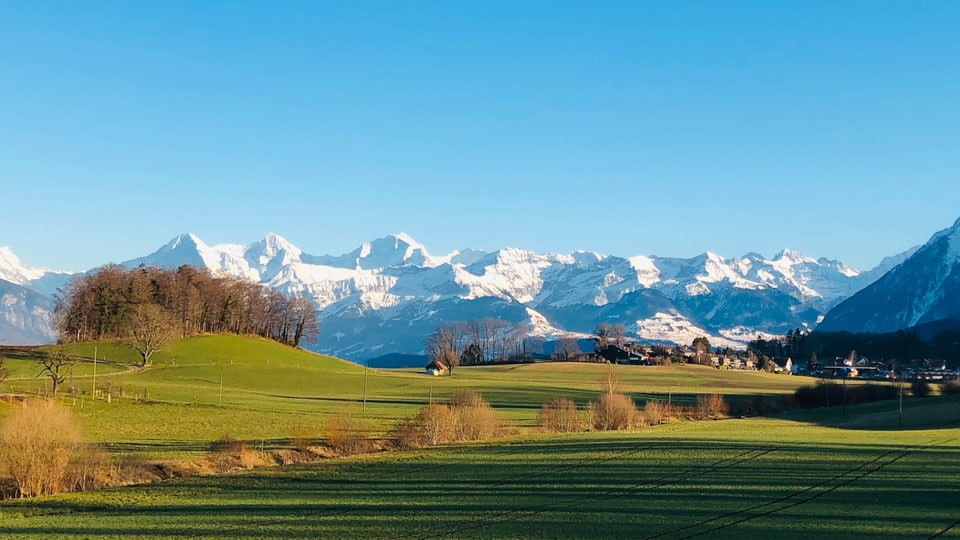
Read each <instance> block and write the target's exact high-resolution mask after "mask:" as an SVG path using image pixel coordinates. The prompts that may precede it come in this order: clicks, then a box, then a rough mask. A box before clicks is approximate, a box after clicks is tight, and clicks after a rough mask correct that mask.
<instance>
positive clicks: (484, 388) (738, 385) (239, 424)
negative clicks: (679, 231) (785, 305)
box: [0, 336, 810, 457]
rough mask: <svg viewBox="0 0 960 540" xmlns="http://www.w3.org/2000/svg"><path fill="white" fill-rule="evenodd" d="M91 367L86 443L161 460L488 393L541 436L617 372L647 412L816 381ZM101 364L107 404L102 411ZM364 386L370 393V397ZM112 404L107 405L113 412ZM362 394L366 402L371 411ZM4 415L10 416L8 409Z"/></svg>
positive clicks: (383, 423) (228, 343)
mask: <svg viewBox="0 0 960 540" xmlns="http://www.w3.org/2000/svg"><path fill="white" fill-rule="evenodd" d="M69 349H70V352H71V353H72V354H75V355H77V356H79V357H82V358H83V359H84V360H83V361H82V362H80V363H79V364H78V365H77V366H76V367H75V368H74V370H73V372H72V374H71V376H70V377H68V378H67V381H66V382H65V383H64V384H63V385H62V387H61V391H60V393H59V400H60V401H61V402H62V403H63V404H65V405H68V406H70V407H71V408H73V410H74V413H75V415H76V416H77V418H79V419H80V422H81V424H82V425H83V428H84V431H85V433H86V435H87V437H88V438H90V439H91V440H93V441H96V442H101V443H105V444H107V445H108V447H110V448H111V449H112V450H114V451H124V450H127V451H136V452H142V453H146V454H147V455H150V456H156V457H161V456H164V455H168V454H170V453H179V452H184V451H205V450H206V448H207V446H208V444H209V443H210V442H211V441H213V440H215V439H217V438H219V437H221V436H223V435H230V436H232V437H235V438H237V439H241V440H247V441H254V442H258V443H259V444H262V445H265V446H271V445H273V446H276V445H285V444H288V440H289V438H290V434H291V431H292V430H293V429H294V427H295V426H297V425H308V426H315V427H316V428H317V429H318V430H319V431H322V428H323V425H324V422H325V420H326V418H327V417H329V415H331V414H332V413H336V412H338V411H340V410H342V409H343V408H344V407H352V408H354V409H360V412H361V414H362V416H363V417H364V418H365V419H366V420H367V423H368V426H369V431H370V435H371V436H382V435H384V434H385V433H387V432H388V431H389V430H390V429H391V428H392V426H393V425H394V424H395V423H396V421H397V420H399V419H400V418H404V417H408V416H410V415H412V414H413V413H415V412H416V410H417V409H418V408H419V407H421V406H422V405H425V404H427V403H429V402H430V401H431V400H433V401H444V400H445V399H446V398H447V397H448V396H449V395H450V394H451V393H452V392H454V391H456V390H458V389H462V388H470V389H473V390H475V391H477V392H480V393H481V394H483V396H484V398H486V399H487V400H488V401H489V402H490V403H491V404H492V405H493V407H494V408H495V409H496V410H497V412H498V414H499V416H500V417H501V419H502V420H503V421H504V422H505V423H506V424H507V426H508V427H509V428H512V429H514V430H524V429H526V428H530V427H532V426H533V424H534V421H535V419H536V415H537V413H538V411H539V409H540V406H541V404H542V403H543V402H544V401H545V400H547V399H549V398H553V397H566V398H570V399H573V400H574V401H575V402H577V404H578V405H580V406H583V405H585V404H586V403H587V402H588V401H590V400H594V399H596V398H597V396H598V394H599V393H600V391H601V388H602V383H601V381H602V379H604V378H605V377H606V374H607V373H608V371H609V370H611V369H612V370H614V372H615V373H616V375H617V377H618V378H619V380H620V386H621V390H622V391H624V392H625V393H627V394H628V395H629V396H631V397H632V398H634V400H635V401H636V402H637V403H638V404H639V405H640V406H642V404H643V403H644V402H646V400H648V399H658V400H662V401H668V400H669V401H671V402H672V403H674V404H687V405H690V404H693V403H694V402H695V401H696V396H697V395H698V394H705V393H721V394H725V395H726V396H727V399H728V401H734V402H736V401H737V400H743V399H752V398H753V397H754V396H757V395H761V396H763V395H765V396H776V395H779V394H782V393H790V392H792V391H793V390H794V389H795V388H796V387H797V386H800V385H802V384H809V382H810V381H809V380H806V379H799V378H793V377H789V376H784V375H771V374H766V373H756V372H735V371H722V370H717V369H713V368H707V367H702V366H692V365H683V366H665V367H647V366H607V365H600V364H580V363H538V364H525V365H504V366H483V367H459V368H456V369H455V370H454V375H453V376H452V377H430V376H427V375H425V374H424V373H423V370H422V369H399V370H393V369H389V370H384V369H367V370H365V369H364V368H363V366H359V365H356V364H353V363H350V362H345V361H343V360H339V359H335V358H330V357H326V356H322V355H317V354H313V353H308V352H304V351H300V350H295V349H291V348H289V347H284V346H281V345H278V344H276V343H274V342H271V341H268V340H261V339H251V338H245V337H238V336H202V337H195V338H189V339H184V340H180V341H178V342H176V343H173V344H171V346H169V347H168V348H166V349H165V350H163V351H161V352H159V353H157V354H156V355H154V357H153V358H152V359H151V360H152V365H151V366H150V367H149V368H147V369H143V370H141V369H139V368H137V367H136V366H137V365H138V364H139V357H138V356H137V354H136V352H135V351H133V350H132V349H129V348H128V347H125V346H123V345H117V344H98V345H96V351H95V350H94V345H92V344H78V345H71V346H69ZM95 354H96V357H97V359H98V362H97V368H96V369H97V376H96V381H95V384H96V388H97V390H98V399H97V400H92V399H91V394H92V390H93V385H94V377H93V364H94V363H93V360H92V359H93V358H94V355H95ZM7 364H8V365H9V366H10V368H11V369H12V371H13V375H12V376H11V377H10V379H8V380H7V381H6V382H4V383H3V384H2V385H0V391H4V392H12V393H21V394H28V395H41V394H43V393H44V392H45V391H46V390H47V389H48V388H49V382H48V380H47V379H46V378H44V377H39V378H38V377H36V375H37V373H38V372H39V368H38V367H37V365H36V361H35V359H32V358H29V357H27V356H25V355H16V356H13V355H8V357H7ZM364 387H366V391H364ZM108 395H109V401H108V399H107V398H108ZM364 395H366V401H365V403H364ZM9 407H10V406H9V405H6V406H4V405H3V404H0V416H2V415H3V414H4V413H5V411H6V410H8V409H9Z"/></svg>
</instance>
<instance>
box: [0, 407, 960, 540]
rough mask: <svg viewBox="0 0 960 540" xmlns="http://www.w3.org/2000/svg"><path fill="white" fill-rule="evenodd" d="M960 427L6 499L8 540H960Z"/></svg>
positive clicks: (573, 450)
mask: <svg viewBox="0 0 960 540" xmlns="http://www.w3.org/2000/svg"><path fill="white" fill-rule="evenodd" d="M958 439H960V429H958V428H949V429H940V430H914V431H885V432H875V431H867V430H857V431H851V430H842V429H837V428H830V427H823V426H816V425H811V424H802V423H796V422H791V421H785V420H769V419H750V420H729V421H723V422H697V423H685V424H680V425H669V426H662V427H660V428H656V429H651V430H648V431H645V432H640V433H612V434H590V435H575V436H565V437H551V438H540V439H531V440H517V441H508V442H500V443H499V444H493V445H476V446H462V447H449V448H435V449H431V450H426V451H417V452H397V453H388V454H378V455H368V456H360V457H357V458H351V459H344V460H331V461H327V462H322V463H317V464H312V465H301V466H293V467H287V468H273V469H259V470H254V471H249V472H246V473H243V474H238V475H231V476H226V477H203V478H193V479H188V480H182V481H172V482H167V483H163V484H159V485H150V486H141V487H134V488H125V489H113V490H106V491H102V492H93V493H86V494H72V495H64V496H58V497H52V498H46V499H36V500H27V501H8V502H6V503H3V504H0V536H3V537H4V538H84V537H90V538H92V537H96V538H197V537H204V538H451V537H453V538H688V537H694V536H705V537H731V538H732V537H736V538H741V539H742V538H773V537H780V538H783V537H803V538H824V539H834V538H885V539H887V538H929V537H932V536H934V535H937V534H942V537H944V538H960V522H958V514H957V511H958V508H960V496H958V492H957V489H956V487H955V485H954V483H953V481H952V479H953V478H956V477H957V475H958V474H960V442H958Z"/></svg>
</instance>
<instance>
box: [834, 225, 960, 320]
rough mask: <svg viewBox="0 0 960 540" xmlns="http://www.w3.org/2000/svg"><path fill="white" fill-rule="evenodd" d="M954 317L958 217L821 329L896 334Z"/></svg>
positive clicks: (959, 266)
mask: <svg viewBox="0 0 960 540" xmlns="http://www.w3.org/2000/svg"><path fill="white" fill-rule="evenodd" d="M896 260H897V259H892V260H887V259H885V262H887V263H888V264H895V263H896ZM956 317H960V219H958V220H957V221H956V222H955V223H954V224H953V226H952V227H950V228H947V229H944V230H942V231H939V232H937V233H936V234H934V235H933V236H932V237H931V238H930V240H929V241H928V242H927V243H926V244H924V245H923V246H921V247H920V248H918V249H916V250H914V251H913V253H912V254H911V255H910V256H909V257H908V258H906V260H903V261H902V262H901V263H899V264H897V265H896V266H894V268H893V269H892V270H890V271H889V272H887V273H885V274H884V275H883V277H881V278H880V279H878V280H877V281H875V282H874V283H872V284H870V285H869V286H867V287H865V288H864V289H862V290H861V291H859V292H857V293H856V294H854V295H853V296H852V297H850V298H849V299H847V300H846V301H844V302H842V303H840V304H839V305H837V306H836V307H835V308H833V309H832V310H830V311H829V312H828V313H827V314H826V316H825V317H824V319H823V322H822V323H821V324H820V326H819V327H818V328H820V329H823V330H827V331H839V330H845V331H849V332H894V331H897V330H902V329H905V328H910V327H912V326H916V325H918V324H926V323H933V322H936V321H941V320H944V319H950V318H956Z"/></svg>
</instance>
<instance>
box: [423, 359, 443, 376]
mask: <svg viewBox="0 0 960 540" xmlns="http://www.w3.org/2000/svg"><path fill="white" fill-rule="evenodd" d="M447 369H448V368H447V366H446V364H444V363H443V362H440V361H438V360H434V361H433V362H430V363H429V364H427V367H426V370H425V371H426V374H427V375H433V376H439V375H445V374H446V373H447Z"/></svg>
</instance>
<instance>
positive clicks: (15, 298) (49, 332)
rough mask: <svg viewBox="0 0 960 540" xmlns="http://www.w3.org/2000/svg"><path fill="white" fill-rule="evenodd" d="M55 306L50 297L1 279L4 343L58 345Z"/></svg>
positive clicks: (0, 322) (1, 337)
mask: <svg viewBox="0 0 960 540" xmlns="http://www.w3.org/2000/svg"><path fill="white" fill-rule="evenodd" d="M41 277H42V276H41ZM38 279H39V278H38ZM53 306H54V302H53V300H52V299H51V298H50V297H48V296H44V295H42V294H40V293H37V292H35V291H33V290H31V289H29V288H27V287H24V286H22V285H18V284H16V283H11V282H9V281H6V280H3V279H0V343H3V344H5V345H41V344H44V343H52V342H54V341H56V339H57V331H56V329H55V328H54V326H53Z"/></svg>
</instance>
